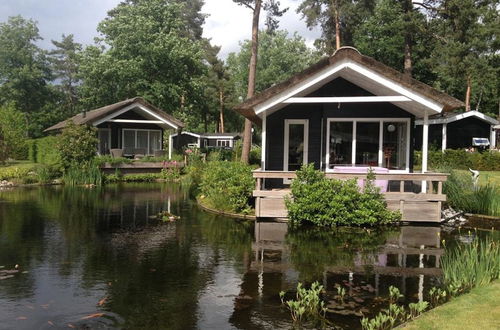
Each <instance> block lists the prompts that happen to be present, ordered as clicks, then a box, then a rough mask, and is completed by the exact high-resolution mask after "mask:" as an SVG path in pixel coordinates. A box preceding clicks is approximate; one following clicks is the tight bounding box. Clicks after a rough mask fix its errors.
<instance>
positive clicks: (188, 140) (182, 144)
mask: <svg viewBox="0 0 500 330" xmlns="http://www.w3.org/2000/svg"><path fill="white" fill-rule="evenodd" d="M193 143H198V138H197V137H195V136H192V135H189V134H180V135H176V136H174V137H173V138H172V144H173V145H174V150H176V151H179V152H180V151H182V150H183V149H184V148H186V147H187V146H188V144H193Z"/></svg>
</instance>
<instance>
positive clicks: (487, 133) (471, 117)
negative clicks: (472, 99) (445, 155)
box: [415, 111, 499, 150]
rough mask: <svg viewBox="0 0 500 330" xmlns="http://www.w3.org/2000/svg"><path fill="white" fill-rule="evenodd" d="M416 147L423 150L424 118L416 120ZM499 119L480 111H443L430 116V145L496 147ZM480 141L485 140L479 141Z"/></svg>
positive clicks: (443, 147)
mask: <svg viewBox="0 0 500 330" xmlns="http://www.w3.org/2000/svg"><path fill="white" fill-rule="evenodd" d="M415 124H416V125H417V128H416V130H415V137H416V139H415V148H416V149H417V150H422V130H423V128H422V127H423V120H416V121H415ZM498 124H499V122H498V120H496V119H494V118H491V117H489V116H487V115H485V114H484V113H481V112H479V111H467V112H463V113H443V114H439V115H435V116H432V117H430V118H429V146H433V147H435V148H439V149H441V150H445V149H464V148H467V149H468V148H471V147H479V146H480V145H479V144H484V146H483V147H489V148H490V149H495V147H496V131H495V126H496V125H498ZM478 140H479V141H484V142H482V143H478Z"/></svg>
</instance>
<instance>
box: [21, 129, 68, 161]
mask: <svg viewBox="0 0 500 330" xmlns="http://www.w3.org/2000/svg"><path fill="white" fill-rule="evenodd" d="M27 144H28V159H29V160H30V161H31V162H33V163H41V164H48V165H55V164H59V163H60V162H61V158H60V154H59V149H58V148H57V137H56V136H46V137H43V138H39V139H32V140H28V142H27Z"/></svg>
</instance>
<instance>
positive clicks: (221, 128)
mask: <svg viewBox="0 0 500 330" xmlns="http://www.w3.org/2000/svg"><path fill="white" fill-rule="evenodd" d="M219 103H220V104H219V105H220V108H219V112H220V113H219V133H224V90H223V89H222V88H221V89H220V91H219Z"/></svg>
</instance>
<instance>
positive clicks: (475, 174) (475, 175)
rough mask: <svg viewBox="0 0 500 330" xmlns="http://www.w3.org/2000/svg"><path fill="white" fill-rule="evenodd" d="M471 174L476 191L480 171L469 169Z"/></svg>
mask: <svg viewBox="0 0 500 330" xmlns="http://www.w3.org/2000/svg"><path fill="white" fill-rule="evenodd" d="M469 172H471V173H472V184H473V185H474V189H475V188H477V183H478V181H479V171H477V170H473V169H471V168H469Z"/></svg>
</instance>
